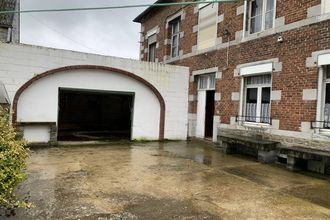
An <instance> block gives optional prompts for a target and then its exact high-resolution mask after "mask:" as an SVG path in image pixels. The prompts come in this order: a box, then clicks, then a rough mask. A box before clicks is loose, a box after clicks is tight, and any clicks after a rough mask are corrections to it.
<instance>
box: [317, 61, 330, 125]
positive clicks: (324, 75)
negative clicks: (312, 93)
mask: <svg viewBox="0 0 330 220" xmlns="http://www.w3.org/2000/svg"><path fill="white" fill-rule="evenodd" d="M327 66H330V65H323V66H321V67H320V68H321V72H322V88H321V93H322V94H321V97H322V98H321V99H322V100H321V112H320V113H321V114H320V116H321V121H322V122H323V124H319V127H322V129H326V130H329V129H330V128H326V127H325V115H324V111H325V98H326V89H327V84H330V78H327ZM329 72H330V68H329ZM329 74H330V73H329Z"/></svg>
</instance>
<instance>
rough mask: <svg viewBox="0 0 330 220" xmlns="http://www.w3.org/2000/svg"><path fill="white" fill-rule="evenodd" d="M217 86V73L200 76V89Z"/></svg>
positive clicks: (211, 88) (209, 88) (210, 88)
mask: <svg viewBox="0 0 330 220" xmlns="http://www.w3.org/2000/svg"><path fill="white" fill-rule="evenodd" d="M214 88H215V73H211V74H204V75H200V76H199V77H198V89H199V90H213V89H214Z"/></svg>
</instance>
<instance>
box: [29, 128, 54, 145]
mask: <svg viewBox="0 0 330 220" xmlns="http://www.w3.org/2000/svg"><path fill="white" fill-rule="evenodd" d="M23 133H24V136H23V137H24V139H25V140H27V141H29V142H37V143H45V142H48V141H49V139H50V127H49V126H46V125H37V126H31V125H30V126H24V129H23Z"/></svg>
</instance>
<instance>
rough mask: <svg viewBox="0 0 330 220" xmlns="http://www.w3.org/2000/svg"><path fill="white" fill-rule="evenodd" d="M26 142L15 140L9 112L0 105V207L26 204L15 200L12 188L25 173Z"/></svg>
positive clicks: (20, 180) (27, 154)
mask: <svg viewBox="0 0 330 220" xmlns="http://www.w3.org/2000/svg"><path fill="white" fill-rule="evenodd" d="M25 146H26V142H25V141H23V140H16V132H15V130H14V128H13V127H12V126H11V124H10V123H9V114H8V113H7V111H6V110H5V109H3V108H2V107H1V106H0V207H1V206H2V207H6V208H15V207H23V206H27V205H28V204H27V203H25V202H20V201H17V200H16V198H15V196H14V193H13V190H14V188H15V186H17V184H19V183H20V182H22V181H23V180H24V179H25V177H26V174H25V173H24V169H25V167H26V163H25V160H26V158H27V157H28V156H29V150H28V149H26V148H25Z"/></svg>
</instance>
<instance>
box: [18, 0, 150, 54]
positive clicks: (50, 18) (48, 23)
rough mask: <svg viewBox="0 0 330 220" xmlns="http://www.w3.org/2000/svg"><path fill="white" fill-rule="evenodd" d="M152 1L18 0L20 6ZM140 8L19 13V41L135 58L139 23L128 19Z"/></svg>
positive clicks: (69, 5) (142, 1) (143, 0)
mask: <svg viewBox="0 0 330 220" xmlns="http://www.w3.org/2000/svg"><path fill="white" fill-rule="evenodd" d="M154 2H155V0H21V10H28V9H50V8H51V9H53V8H54V9H55V8H73V7H102V6H113V5H132V4H151V3H154ZM144 9H145V8H131V9H116V10H104V11H103V10H102V11H101V10H99V11H79V12H50V13H29V14H22V15H21V43H26V44H34V45H41V46H47V47H55V48H63V49H70V50H77V51H83V52H91V53H98V54H104V55H111V56H119V57H126V58H136V59H137V58H138V57H139V44H138V41H139V31H140V25H139V24H136V23H134V22H133V21H132V20H133V19H134V18H135V17H136V16H137V15H138V14H139V13H141V12H142V11H143V10H144Z"/></svg>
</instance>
